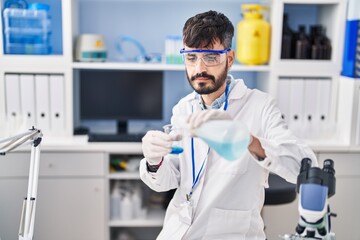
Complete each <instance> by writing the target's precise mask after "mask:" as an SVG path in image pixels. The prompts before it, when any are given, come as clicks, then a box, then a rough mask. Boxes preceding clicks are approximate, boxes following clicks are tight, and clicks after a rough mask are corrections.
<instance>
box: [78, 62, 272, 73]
mask: <svg viewBox="0 0 360 240" xmlns="http://www.w3.org/2000/svg"><path fill="white" fill-rule="evenodd" d="M72 66H73V69H104V70H139V71H141V70H143V71H184V70H185V67H184V65H182V64H165V63H123V62H99V63H97V62H90V63H87V62H73V64H72ZM231 71H247V72H263V71H270V67H269V66H268V65H259V66H246V65H240V64H235V65H233V67H232V68H231Z"/></svg>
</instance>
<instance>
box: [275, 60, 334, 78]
mask: <svg viewBox="0 0 360 240" xmlns="http://www.w3.org/2000/svg"><path fill="white" fill-rule="evenodd" d="M276 68H277V72H278V73H279V75H284V76H294V75H301V76H304V77H306V76H312V77H317V76H323V77H331V76H332V75H335V74H336V75H339V74H340V68H339V66H338V64H336V63H334V62H333V61H331V60H295V59H291V60H280V61H279V63H278V64H276Z"/></svg>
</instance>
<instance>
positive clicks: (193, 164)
mask: <svg viewBox="0 0 360 240" xmlns="http://www.w3.org/2000/svg"><path fill="white" fill-rule="evenodd" d="M228 95H229V84H226V88H225V103H224V111H226V110H227V108H228V103H229V100H228ZM192 112H194V108H192ZM209 152H210V148H208V151H207V153H206V157H205V159H204V160H203V162H202V164H201V167H200V170H199V172H198V174H197V175H196V174H195V147H194V138H193V137H192V138H191V159H192V176H193V184H192V186H191V191H190V193H189V195H188V197H191V195H192V192H193V190H194V187H195V185H196V184H197V183H198V182H199V179H200V175H201V172H202V170H203V168H204V165H205V162H206V160H207V158H208V155H209ZM195 175H196V176H195Z"/></svg>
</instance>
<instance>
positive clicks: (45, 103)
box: [35, 74, 50, 132]
mask: <svg viewBox="0 0 360 240" xmlns="http://www.w3.org/2000/svg"><path fill="white" fill-rule="evenodd" d="M35 92H36V120H37V127H38V128H39V129H41V130H42V131H43V132H49V130H50V97H49V92H50V91H49V76H48V75H42V74H36V75H35Z"/></svg>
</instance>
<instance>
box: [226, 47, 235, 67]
mask: <svg viewBox="0 0 360 240" xmlns="http://www.w3.org/2000/svg"><path fill="white" fill-rule="evenodd" d="M227 60H228V63H229V68H230V67H231V66H232V65H233V64H234V61H235V52H234V50H230V51H229V52H228V53H227Z"/></svg>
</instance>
